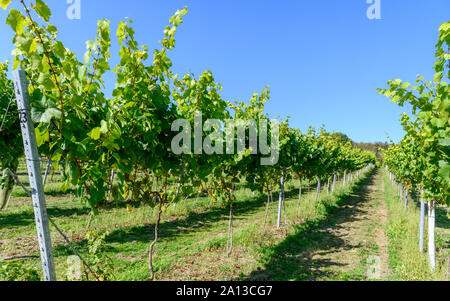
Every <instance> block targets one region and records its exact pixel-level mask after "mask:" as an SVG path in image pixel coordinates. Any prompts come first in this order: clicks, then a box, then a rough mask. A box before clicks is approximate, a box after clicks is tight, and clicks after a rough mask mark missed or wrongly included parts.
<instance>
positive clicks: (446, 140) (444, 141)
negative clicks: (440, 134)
mask: <svg viewBox="0 0 450 301" xmlns="http://www.w3.org/2000/svg"><path fill="white" fill-rule="evenodd" d="M439 144H440V145H442V146H450V137H447V138H444V139H441V140H439Z"/></svg>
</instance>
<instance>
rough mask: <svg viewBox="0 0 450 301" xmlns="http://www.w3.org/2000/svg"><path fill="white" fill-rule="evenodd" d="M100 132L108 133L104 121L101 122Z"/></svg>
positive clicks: (106, 124)
mask: <svg viewBox="0 0 450 301" xmlns="http://www.w3.org/2000/svg"><path fill="white" fill-rule="evenodd" d="M100 131H101V132H102V134H106V133H107V132H108V123H107V122H106V121H104V120H102V122H101V129H100Z"/></svg>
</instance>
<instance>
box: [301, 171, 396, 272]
mask: <svg viewBox="0 0 450 301" xmlns="http://www.w3.org/2000/svg"><path fill="white" fill-rule="evenodd" d="M331 219H332V226H331V227H329V228H328V229H322V230H319V231H322V232H323V238H322V239H321V241H320V242H319V245H320V248H318V249H316V250H309V252H311V255H310V258H311V260H312V264H313V265H317V263H327V264H321V265H319V267H318V271H317V272H318V274H319V275H323V276H325V277H324V278H336V279H345V280H362V279H386V278H387V277H388V275H389V273H390V272H389V266H388V259H389V258H388V255H387V244H388V239H387V237H386V235H385V232H384V226H385V224H386V221H387V209H386V204H385V202H384V185H383V181H382V176H381V173H380V171H377V172H376V173H375V174H374V175H373V176H372V177H371V178H370V179H369V181H368V183H367V185H365V186H364V187H362V189H361V190H360V191H358V192H357V193H356V194H354V195H352V196H351V197H350V198H349V199H348V200H347V201H346V202H345V204H344V205H343V206H342V207H341V208H340V209H339V210H338V211H337V212H336V214H334V216H332V218H331ZM307 252H308V251H307ZM370 267H372V268H370ZM319 278H323V277H319Z"/></svg>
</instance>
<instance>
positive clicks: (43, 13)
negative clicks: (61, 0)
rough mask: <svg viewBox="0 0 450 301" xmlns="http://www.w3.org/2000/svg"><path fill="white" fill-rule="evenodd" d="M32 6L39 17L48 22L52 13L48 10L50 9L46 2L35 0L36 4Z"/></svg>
mask: <svg viewBox="0 0 450 301" xmlns="http://www.w3.org/2000/svg"><path fill="white" fill-rule="evenodd" d="M34 8H35V10H36V12H37V13H38V15H39V17H41V18H42V20H44V21H45V22H48V21H49V20H50V16H51V15H52V13H51V12H50V9H49V8H48V6H47V4H45V3H44V1H42V0H36V6H35V7H34Z"/></svg>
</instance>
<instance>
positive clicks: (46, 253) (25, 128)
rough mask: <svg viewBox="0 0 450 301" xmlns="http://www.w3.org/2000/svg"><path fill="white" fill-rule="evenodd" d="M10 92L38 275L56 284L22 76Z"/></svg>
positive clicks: (16, 77) (16, 72) (22, 74)
mask: <svg viewBox="0 0 450 301" xmlns="http://www.w3.org/2000/svg"><path fill="white" fill-rule="evenodd" d="M13 77H14V91H15V94H16V100H17V109H18V111H19V118H20V127H21V130H22V138H23V145H24V149H25V160H26V164H27V169H28V177H29V179H30V188H31V197H32V199H33V208H34V216H35V220H36V229H37V234H38V240H39V250H40V253H41V261H42V271H43V274H44V280H45V281H56V274H55V264H54V261H53V252H52V243H51V240H50V229H49V225H48V215H47V207H46V204H45V196H44V185H43V183H42V174H41V166H40V159H39V154H38V149H37V143H36V134H35V132H34V126H33V122H32V120H31V106H30V96H29V94H28V85H27V80H26V75H25V72H24V71H22V70H14V71H13Z"/></svg>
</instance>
